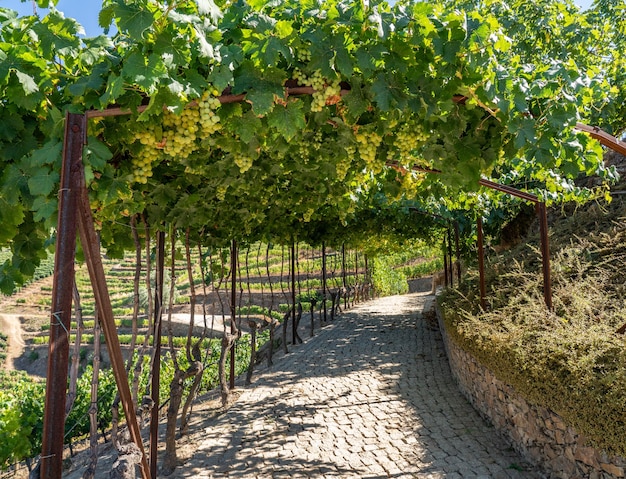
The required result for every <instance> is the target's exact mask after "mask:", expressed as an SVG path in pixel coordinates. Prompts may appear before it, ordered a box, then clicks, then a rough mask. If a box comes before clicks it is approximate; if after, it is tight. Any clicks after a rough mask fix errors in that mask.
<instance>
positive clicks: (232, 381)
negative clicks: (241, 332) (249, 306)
mask: <svg viewBox="0 0 626 479" xmlns="http://www.w3.org/2000/svg"><path fill="white" fill-rule="evenodd" d="M230 263H231V264H230V269H231V274H232V276H231V280H232V286H231V292H230V294H231V298H230V302H231V305H230V315H231V317H230V334H233V335H234V334H235V333H236V332H237V325H236V324H235V321H236V318H237V241H236V240H233V242H232V245H231V248H230ZM235 347H236V345H235V342H233V344H232V346H231V347H230V382H229V386H230V389H231V390H232V389H235V360H236V351H235Z"/></svg>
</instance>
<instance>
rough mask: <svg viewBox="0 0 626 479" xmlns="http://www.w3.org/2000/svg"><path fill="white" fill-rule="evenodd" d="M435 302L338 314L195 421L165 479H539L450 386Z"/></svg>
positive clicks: (421, 297)
mask: <svg viewBox="0 0 626 479" xmlns="http://www.w3.org/2000/svg"><path fill="white" fill-rule="evenodd" d="M432 301H433V297H432V296H428V295H425V294H420V293H413V294H409V295H405V296H394V297H387V298H380V299H378V300H374V301H370V302H368V303H364V304H362V305H360V306H357V307H356V308H354V309H352V310H351V311H348V312H345V313H343V314H341V315H340V316H339V317H338V318H337V320H336V321H335V322H334V323H332V324H330V325H329V326H327V327H325V328H324V329H323V330H321V331H319V333H318V334H317V336H316V337H315V338H312V339H310V340H308V341H306V342H305V343H304V344H303V345H300V346H297V347H293V346H292V352H291V353H290V354H288V355H286V356H284V357H282V358H281V359H280V360H279V361H277V362H276V363H275V365H274V366H273V367H272V368H271V369H269V370H265V371H264V372H262V373H261V374H260V375H259V376H258V379H257V380H256V381H255V383H254V384H253V385H252V386H251V387H250V388H246V389H244V390H243V393H242V395H241V397H240V398H239V399H238V400H237V402H236V403H235V404H234V405H233V406H232V407H231V408H230V409H229V410H228V411H227V412H225V413H224V414H222V415H221V416H219V417H217V418H214V419H212V420H210V421H209V420H207V421H205V422H202V420H200V421H199V422H195V423H194V426H193V429H192V430H191V431H190V432H191V437H190V438H189V439H190V440H191V441H193V448H194V451H193V454H191V456H190V457H189V458H188V460H187V461H186V462H185V464H183V465H181V466H180V467H179V468H178V470H177V471H176V472H175V473H174V474H172V475H171V476H170V477H172V478H225V477H228V478H242V479H243V478H282V477H285V478H287V477H289V478H328V477H335V478H369V479H375V478H376V479H377V478H388V477H393V478H446V479H449V478H537V477H542V476H541V474H539V473H537V472H536V471H534V470H532V469H531V468H530V467H529V466H528V465H527V464H526V463H525V462H524V461H523V460H522V459H521V458H520V457H519V456H518V455H517V454H516V453H514V452H513V451H512V449H510V448H509V446H508V444H507V443H506V442H505V441H504V440H503V439H502V438H501V437H500V436H498V435H497V433H496V432H495V431H494V430H493V429H492V428H491V427H490V426H489V425H488V424H486V423H485V422H484V421H483V420H482V419H481V418H480V417H479V416H478V414H477V413H476V412H475V411H474V409H473V408H472V407H471V405H470V404H469V403H468V402H467V401H466V400H465V399H464V398H463V396H462V395H461V393H460V392H459V391H458V389H457V387H456V385H455V384H454V382H453V379H452V376H451V373H450V370H449V367H448V362H447V358H446V356H445V351H444V348H443V341H442V339H441V335H440V332H439V330H438V327H437V325H436V324H435V323H431V322H429V321H427V320H425V319H423V317H422V310H423V308H424V307H431V306H432Z"/></svg>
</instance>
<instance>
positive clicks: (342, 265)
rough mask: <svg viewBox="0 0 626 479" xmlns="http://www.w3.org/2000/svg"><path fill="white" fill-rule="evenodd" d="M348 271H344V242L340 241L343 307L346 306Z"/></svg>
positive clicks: (345, 307)
mask: <svg viewBox="0 0 626 479" xmlns="http://www.w3.org/2000/svg"><path fill="white" fill-rule="evenodd" d="M347 274H348V272H347V271H346V244H345V243H341V277H342V282H343V288H344V289H343V309H347V308H348V294H347V292H346V289H347V288H348V278H347Z"/></svg>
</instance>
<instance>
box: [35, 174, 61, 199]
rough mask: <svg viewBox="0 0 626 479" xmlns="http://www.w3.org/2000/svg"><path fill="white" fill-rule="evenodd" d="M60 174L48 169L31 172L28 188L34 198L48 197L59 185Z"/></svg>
mask: <svg viewBox="0 0 626 479" xmlns="http://www.w3.org/2000/svg"><path fill="white" fill-rule="evenodd" d="M58 182H59V173H58V172H56V171H50V170H48V169H47V168H36V169H33V170H31V171H29V175H28V188H29V190H30V194H31V195H33V196H38V195H42V196H47V195H49V194H50V193H52V191H54V188H55V187H56V186H57V185H58Z"/></svg>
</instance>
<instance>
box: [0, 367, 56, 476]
mask: <svg viewBox="0 0 626 479" xmlns="http://www.w3.org/2000/svg"><path fill="white" fill-rule="evenodd" d="M0 381H1V382H2V384H3V387H2V389H1V390H0V468H1V469H3V470H5V469H6V468H7V467H8V466H9V465H11V464H13V463H14V462H17V461H19V460H22V459H24V458H25V457H31V456H33V455H35V454H36V452H37V451H38V450H39V448H40V445H41V434H42V431H43V425H42V423H41V418H42V417H43V406H44V400H43V397H44V392H45V390H44V385H43V384H42V383H37V382H33V381H32V379H30V378H28V377H27V376H26V375H25V374H23V373H12V374H9V375H7V374H6V373H1V374H0Z"/></svg>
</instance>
